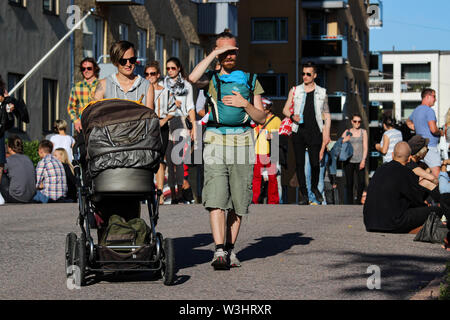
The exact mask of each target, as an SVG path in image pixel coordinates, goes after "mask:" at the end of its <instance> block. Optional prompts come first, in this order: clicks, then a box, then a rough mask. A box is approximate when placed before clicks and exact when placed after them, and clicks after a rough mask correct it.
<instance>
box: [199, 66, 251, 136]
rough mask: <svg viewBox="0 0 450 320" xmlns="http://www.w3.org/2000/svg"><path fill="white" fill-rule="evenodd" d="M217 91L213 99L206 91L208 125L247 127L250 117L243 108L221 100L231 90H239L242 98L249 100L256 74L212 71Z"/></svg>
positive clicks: (231, 93)
mask: <svg viewBox="0 0 450 320" xmlns="http://www.w3.org/2000/svg"><path fill="white" fill-rule="evenodd" d="M212 80H213V84H214V87H215V88H216V91H217V100H218V101H214V100H213V98H212V97H211V94H210V93H209V92H207V94H206V96H207V100H208V103H207V108H208V111H210V114H209V120H208V123H207V126H208V127H216V128H219V127H247V126H250V121H251V119H250V117H249V115H248V114H247V112H245V110H244V109H243V108H236V107H232V106H227V105H225V104H224V103H223V102H222V98H223V97H224V96H229V95H233V92H232V91H237V92H239V93H240V94H241V95H242V96H243V97H244V99H246V100H248V101H250V102H251V99H252V98H253V90H254V88H255V83H256V76H255V74H253V73H245V72H243V71H234V72H232V73H231V74H229V75H222V76H219V73H218V72H214V73H213V76H212Z"/></svg>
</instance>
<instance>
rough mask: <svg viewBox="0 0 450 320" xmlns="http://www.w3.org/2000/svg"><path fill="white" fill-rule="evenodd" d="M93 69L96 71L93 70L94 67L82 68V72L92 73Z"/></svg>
mask: <svg viewBox="0 0 450 320" xmlns="http://www.w3.org/2000/svg"><path fill="white" fill-rule="evenodd" d="M93 69H94V68H92V67H87V68H80V70H81V72H85V71H86V70H88V71H92V70H93Z"/></svg>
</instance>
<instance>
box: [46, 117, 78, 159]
mask: <svg viewBox="0 0 450 320" xmlns="http://www.w3.org/2000/svg"><path fill="white" fill-rule="evenodd" d="M55 129H56V130H57V132H58V134H55V135H53V136H51V138H50V141H51V142H52V143H53V151H55V150H56V149H58V148H64V149H65V150H66V152H67V157H68V161H69V162H70V163H72V160H73V154H72V148H73V145H74V144H75V139H74V138H73V137H72V136H70V135H68V134H67V133H66V130H67V122H66V121H65V120H56V121H55Z"/></svg>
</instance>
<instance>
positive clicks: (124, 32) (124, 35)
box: [119, 23, 128, 41]
mask: <svg viewBox="0 0 450 320" xmlns="http://www.w3.org/2000/svg"><path fill="white" fill-rule="evenodd" d="M119 40H125V41H128V25H126V24H124V23H120V24H119Z"/></svg>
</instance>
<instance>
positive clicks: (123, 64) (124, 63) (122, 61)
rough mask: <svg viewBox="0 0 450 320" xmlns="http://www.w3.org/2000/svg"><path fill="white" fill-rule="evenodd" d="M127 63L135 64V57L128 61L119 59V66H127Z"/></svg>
mask: <svg viewBox="0 0 450 320" xmlns="http://www.w3.org/2000/svg"><path fill="white" fill-rule="evenodd" d="M127 61H129V62H130V64H136V61H137V58H136V57H131V58H129V59H124V58H122V59H119V64H120V65H121V66H125V65H126V64H127Z"/></svg>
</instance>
